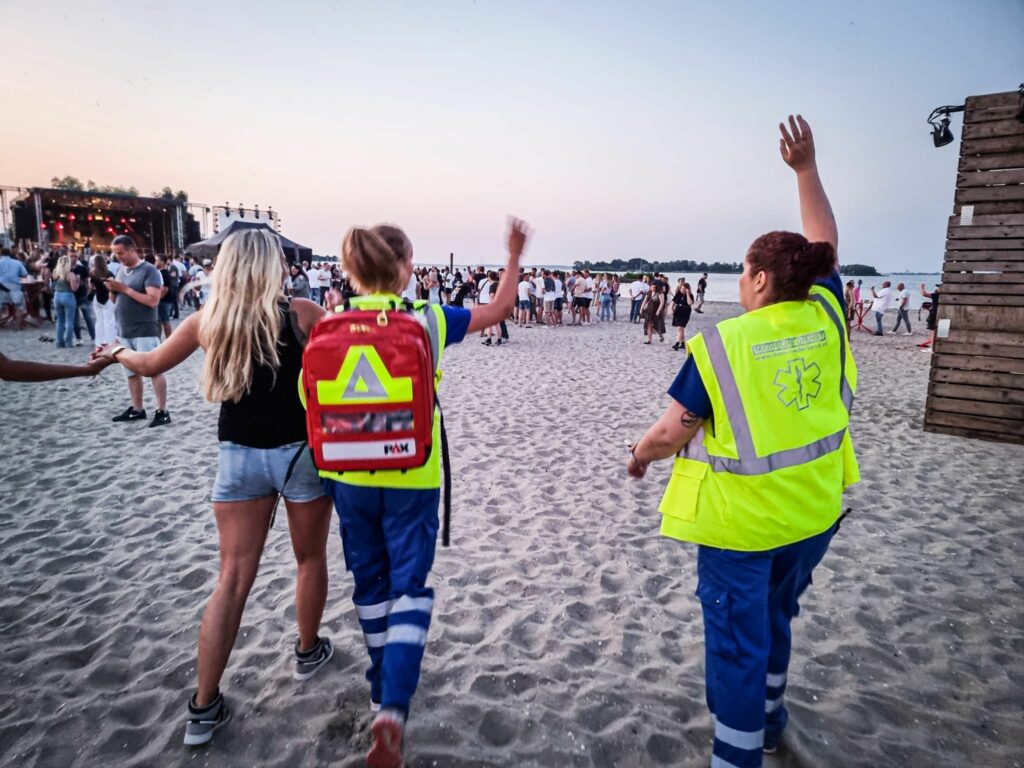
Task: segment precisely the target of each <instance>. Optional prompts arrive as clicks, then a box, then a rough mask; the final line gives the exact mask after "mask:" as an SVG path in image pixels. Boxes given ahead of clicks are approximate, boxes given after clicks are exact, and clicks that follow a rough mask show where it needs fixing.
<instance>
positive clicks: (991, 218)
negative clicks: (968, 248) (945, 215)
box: [948, 206, 1024, 229]
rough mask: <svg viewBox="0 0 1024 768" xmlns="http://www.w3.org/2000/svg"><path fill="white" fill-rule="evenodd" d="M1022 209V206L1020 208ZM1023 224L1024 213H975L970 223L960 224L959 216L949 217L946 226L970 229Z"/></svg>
mask: <svg viewBox="0 0 1024 768" xmlns="http://www.w3.org/2000/svg"><path fill="white" fill-rule="evenodd" d="M1021 207H1022V208H1024V206H1021ZM1022 224H1024V211H1021V212H1014V213H976V214H974V216H973V217H972V223H970V224H961V223H960V216H959V214H956V215H953V216H950V217H949V219H948V225H949V226H951V227H961V228H962V229H969V228H971V227H1005V226H1008V225H1022Z"/></svg>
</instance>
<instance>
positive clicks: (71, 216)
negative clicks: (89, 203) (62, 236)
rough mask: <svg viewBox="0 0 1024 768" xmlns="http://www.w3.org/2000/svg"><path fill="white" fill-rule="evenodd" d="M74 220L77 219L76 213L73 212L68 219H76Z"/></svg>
mask: <svg viewBox="0 0 1024 768" xmlns="http://www.w3.org/2000/svg"><path fill="white" fill-rule="evenodd" d="M74 220H75V214H73V213H72V214H71V215H70V216H68V221H74Z"/></svg>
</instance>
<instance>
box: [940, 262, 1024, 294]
mask: <svg viewBox="0 0 1024 768" xmlns="http://www.w3.org/2000/svg"><path fill="white" fill-rule="evenodd" d="M983 267H984V265H983V264H979V265H978V268H979V269H981V268H983ZM942 282H944V283H965V284H967V285H986V284H988V283H1001V284H1006V285H1012V284H1017V285H1019V286H1021V287H1020V290H1021V291H1024V272H991V273H987V272H943V273H942Z"/></svg>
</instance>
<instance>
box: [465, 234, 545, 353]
mask: <svg viewBox="0 0 1024 768" xmlns="http://www.w3.org/2000/svg"><path fill="white" fill-rule="evenodd" d="M529 236H530V230H529V227H527V225H526V222H525V221H522V220H521V219H516V218H513V217H510V218H509V230H508V262H506V264H505V279H504V280H502V281H501V282H500V283H498V291H497V293H495V294H494V296H492V297H491V303H490V304H478V305H477V306H475V307H473V308H472V309H470V310H469V313H470V314H469V328H468V329H467V330H466V333H475V332H476V331H482V330H483V329H484V328H489V327H490V326H492V325H496V324H497V323H500V322H501V321H502V320H504V319H505V318H506V317H508V314H509V312H511V311H512V305H513V304H514V303H515V300H516V282H517V280H516V278H517V276H518V275H519V259H520V258H521V257H522V255H523V251H524V250H525V249H526V241H527V240H528V239H529Z"/></svg>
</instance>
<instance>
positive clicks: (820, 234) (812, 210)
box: [779, 115, 839, 268]
mask: <svg viewBox="0 0 1024 768" xmlns="http://www.w3.org/2000/svg"><path fill="white" fill-rule="evenodd" d="M779 131H781V133H782V138H780V139H779V152H780V153H781V154H782V159H783V160H784V161H785V162H786V164H787V165H788V166H789V167H790V168H792V169H793V170H794V171H796V185H797V190H798V192H799V194H800V220H801V222H802V223H803V229H804V237H806V238H807V239H808V240H810V241H811V242H812V243H817V242H823V241H824V242H828V243H832V247H833V248H835V250H836V267H837V268H838V266H839V230H838V229H837V227H836V218H835V216H834V215H833V214H832V206H831V205H830V204H829V202H828V195H826V194H825V188H824V187H823V186H822V184H821V177H820V176H819V175H818V164H817V162H816V160H815V157H814V136H813V135H812V134H811V126H810V125H808V124H807V121H806V120H804V119H803V117H801V116H800V115H797V116H796V118H794V117H793V116H792V115H790V116H789V129H788V130H787V128H786V124H785V123H779Z"/></svg>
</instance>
